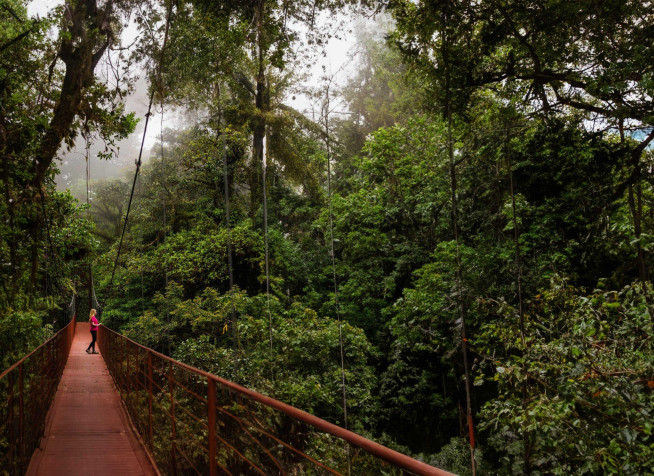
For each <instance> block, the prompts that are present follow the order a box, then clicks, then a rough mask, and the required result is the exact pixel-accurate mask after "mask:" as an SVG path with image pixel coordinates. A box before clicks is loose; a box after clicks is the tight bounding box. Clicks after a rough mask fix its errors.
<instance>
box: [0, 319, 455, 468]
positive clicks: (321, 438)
mask: <svg viewBox="0 0 654 476" xmlns="http://www.w3.org/2000/svg"><path fill="white" fill-rule="evenodd" d="M88 330H89V329H88V324H87V323H78V322H76V319H75V318H74V317H73V318H72V319H71V321H70V323H69V324H68V325H67V326H66V327H64V328H63V329H62V330H61V331H59V332H58V333H57V334H55V335H54V336H53V337H52V338H51V339H50V340H48V341H47V342H45V343H44V344H42V345H41V346H40V347H38V348H37V349H35V350H34V351H33V352H32V353H30V354H29V355H27V356H26V357H24V358H23V359H21V360H20V361H19V362H17V363H16V364H14V365H12V366H11V367H10V368H9V369H7V370H6V371H5V372H3V373H2V374H1V375H0V468H2V473H3V474H11V475H14V474H16V475H18V474H25V473H27V474H39V475H45V474H48V475H58V474H66V475H71V474H94V475H100V474H112V475H114V474H121V475H123V474H124V475H130V474H148V475H149V474H166V475H167V474H172V475H176V474H183V475H186V474H202V475H204V474H207V475H217V474H232V475H241V474H293V475H297V474H307V475H308V474H311V475H314V474H352V475H378V474H429V475H448V474H450V473H447V472H446V471H442V470H440V469H437V468H434V467H432V466H429V465H427V464H425V463H422V462H420V461H417V460H415V459H413V458H410V457H408V456H406V455H403V454H401V453H398V452H396V451H393V450H391V449H389V448H386V447H384V446H382V445H379V444H377V443H375V442H373V441H371V440H369V439H366V438H364V437H362V436H361V435H358V434H356V433H353V432H351V431H348V430H345V429H343V428H341V427H339V426H336V425H333V424H331V423H329V422H326V421H324V420H322V419H320V418H317V417H316V416H314V415H311V414H309V413H306V412H304V411H302V410H299V409H297V408H294V407H292V406H289V405H286V404H284V403H282V402H280V401H277V400H275V399H273V398H270V397H267V396H265V395H262V394H260V393H257V392H254V391H252V390H248V389H246V388H244V387H241V386H239V385H237V384H235V383H232V382H229V381H227V380H224V379H222V378H220V377H217V376H215V375H212V374H209V373H207V372H204V371H202V370H199V369H196V368H194V367H191V366H188V365H185V364H183V363H181V362H177V361H175V360H173V359H171V358H169V357H167V356H165V355H163V354H160V353H158V352H156V351H154V350H152V349H149V348H147V347H144V346H142V345H140V344H138V343H136V342H134V341H132V340H130V339H128V338H126V337H124V336H122V335H120V334H118V333H116V332H114V331H112V330H110V329H108V328H106V327H104V326H101V327H100V331H99V339H98V342H99V347H100V353H101V355H99V356H95V355H90V356H89V355H87V354H86V353H85V352H84V349H85V347H86V346H87V345H88V340H89V332H88Z"/></svg>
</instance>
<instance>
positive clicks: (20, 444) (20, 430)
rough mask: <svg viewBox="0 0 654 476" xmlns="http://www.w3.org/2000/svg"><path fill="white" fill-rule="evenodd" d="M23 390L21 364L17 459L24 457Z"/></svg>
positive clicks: (21, 369)
mask: <svg viewBox="0 0 654 476" xmlns="http://www.w3.org/2000/svg"><path fill="white" fill-rule="evenodd" d="M23 390H24V384H23V363H22V362H21V364H20V365H19V366H18V405H19V410H18V411H19V417H18V418H19V420H18V425H19V427H18V451H19V458H20V459H22V458H23V457H24V456H25V455H24V454H23V452H24V448H23V444H24V440H23V437H24V434H23V432H24V428H23V424H24V421H23V420H24V419H25V413H24V409H23Z"/></svg>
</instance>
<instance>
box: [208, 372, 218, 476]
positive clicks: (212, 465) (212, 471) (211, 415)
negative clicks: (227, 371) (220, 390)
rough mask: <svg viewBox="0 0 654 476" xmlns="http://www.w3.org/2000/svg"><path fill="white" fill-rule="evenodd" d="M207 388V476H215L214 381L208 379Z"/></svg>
mask: <svg viewBox="0 0 654 476" xmlns="http://www.w3.org/2000/svg"><path fill="white" fill-rule="evenodd" d="M208 383H209V386H208V387H207V407H208V408H207V410H208V412H209V415H208V422H207V423H208V424H209V475H210V476H216V474H217V469H218V467H217V466H216V382H215V380H214V379H212V378H210V379H208Z"/></svg>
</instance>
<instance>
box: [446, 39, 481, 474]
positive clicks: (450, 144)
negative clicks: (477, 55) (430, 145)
mask: <svg viewBox="0 0 654 476" xmlns="http://www.w3.org/2000/svg"><path fill="white" fill-rule="evenodd" d="M442 33H443V51H442V54H443V56H444V57H445V61H444V63H445V93H446V95H447V99H446V106H445V107H446V119H447V152H448V157H449V168H450V191H451V200H452V231H453V234H454V240H455V242H456V287H457V301H458V308H459V319H460V320H461V353H462V354H463V368H464V377H465V378H464V385H465V394H466V416H467V420H468V437H469V441H470V465H471V470H472V476H475V475H476V474H477V464H476V461H475V430H474V422H473V419H472V399H471V388H470V367H469V363H468V337H467V334H466V319H465V307H464V299H463V271H462V264H461V240H460V237H459V227H458V202H457V194H456V192H457V179H456V162H455V159H454V139H453V136H452V103H451V95H450V92H451V71H450V58H449V49H448V43H447V40H448V37H447V34H446V32H445V31H443V32H442Z"/></svg>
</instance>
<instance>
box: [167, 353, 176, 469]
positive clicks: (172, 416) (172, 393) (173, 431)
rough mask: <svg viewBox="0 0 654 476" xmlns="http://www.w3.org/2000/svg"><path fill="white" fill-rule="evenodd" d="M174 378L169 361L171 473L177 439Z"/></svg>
mask: <svg viewBox="0 0 654 476" xmlns="http://www.w3.org/2000/svg"><path fill="white" fill-rule="evenodd" d="M174 378H175V373H174V371H173V362H172V361H170V364H169V370H168V391H169V392H170V424H171V439H170V458H171V463H172V466H173V467H172V471H173V474H177V461H176V459H177V458H176V454H175V440H176V439H177V435H176V432H177V431H176V428H175V389H174V385H173V380H174Z"/></svg>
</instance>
